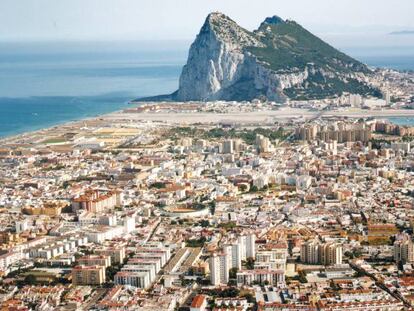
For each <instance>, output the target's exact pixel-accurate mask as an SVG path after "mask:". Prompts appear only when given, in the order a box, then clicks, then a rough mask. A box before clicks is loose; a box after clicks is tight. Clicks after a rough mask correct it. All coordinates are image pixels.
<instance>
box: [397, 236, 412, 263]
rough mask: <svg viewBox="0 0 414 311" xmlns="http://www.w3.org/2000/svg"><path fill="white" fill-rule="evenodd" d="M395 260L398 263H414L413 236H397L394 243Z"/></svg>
mask: <svg viewBox="0 0 414 311" xmlns="http://www.w3.org/2000/svg"><path fill="white" fill-rule="evenodd" d="M394 260H395V261H396V262H402V263H403V264H406V263H407V262H413V261H414V248H413V241H412V239H411V236H410V235H409V234H407V233H403V234H399V235H397V236H396V240H395V242H394Z"/></svg>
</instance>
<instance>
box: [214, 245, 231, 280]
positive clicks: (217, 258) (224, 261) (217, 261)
mask: <svg viewBox="0 0 414 311" xmlns="http://www.w3.org/2000/svg"><path fill="white" fill-rule="evenodd" d="M231 261H232V260H231V255H230V254H227V253H224V252H223V253H220V254H213V255H212V256H211V257H210V281H211V284H212V285H220V284H227V283H228V282H229V272H230V271H229V270H230V269H231Z"/></svg>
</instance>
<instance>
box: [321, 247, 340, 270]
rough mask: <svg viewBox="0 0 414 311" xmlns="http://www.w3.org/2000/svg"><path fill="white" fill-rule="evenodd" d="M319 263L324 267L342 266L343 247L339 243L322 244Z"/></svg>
mask: <svg viewBox="0 0 414 311" xmlns="http://www.w3.org/2000/svg"><path fill="white" fill-rule="evenodd" d="M319 258H320V259H319V262H320V263H321V264H323V265H326V266H330V265H340V264H342V245H341V244H338V243H326V244H322V245H321V246H320V248H319Z"/></svg>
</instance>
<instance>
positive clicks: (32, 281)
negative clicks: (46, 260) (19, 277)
mask: <svg viewBox="0 0 414 311" xmlns="http://www.w3.org/2000/svg"><path fill="white" fill-rule="evenodd" d="M24 282H25V283H26V284H27V285H35V284H36V277H35V276H34V275H33V274H29V275H27V276H26V277H25V278H24Z"/></svg>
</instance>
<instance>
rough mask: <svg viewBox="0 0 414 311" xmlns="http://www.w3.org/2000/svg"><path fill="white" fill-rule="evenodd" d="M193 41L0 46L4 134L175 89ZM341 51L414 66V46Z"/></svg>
mask: <svg viewBox="0 0 414 311" xmlns="http://www.w3.org/2000/svg"><path fill="white" fill-rule="evenodd" d="M334 43H335V42H334ZM189 45H190V42H184V41H180V42H175V41H165V42H155V41H154V42H87V43H81V42H76V43H73V42H72V43H71V42H67V43H58V42H54V43H53V42H52V43H51V42H49V43H0V137H5V136H10V135H15V134H19V133H22V132H27V131H32V130H36V129H40V128H44V127H49V126H53V125H56V124H59V123H62V122H67V121H72V120H78V119H82V118H85V117H93V116H96V115H99V114H103V113H107V112H111V111H115V110H120V109H122V108H125V107H126V106H127V102H128V101H129V100H131V99H134V98H137V97H144V96H151V95H159V94H167V93H171V92H173V91H175V90H176V89H177V87H178V78H179V75H180V72H181V69H182V66H183V65H184V63H185V61H186V58H187V53H188V52H187V51H188V47H189ZM338 45H339V46H341V42H339V43H338V44H335V46H338ZM342 50H343V51H344V52H346V53H349V54H350V55H351V56H353V57H355V58H357V59H360V60H362V61H364V62H366V63H367V64H369V65H372V66H380V67H390V68H395V69H400V70H406V69H411V70H414V48H403V47H399V48H393V47H391V48H390V47H388V48H387V47H386V48H384V47H378V46H377V45H374V46H372V47H370V46H364V47H349V46H346V44H344V47H343V48H342ZM412 124H414V120H413V122H412Z"/></svg>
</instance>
